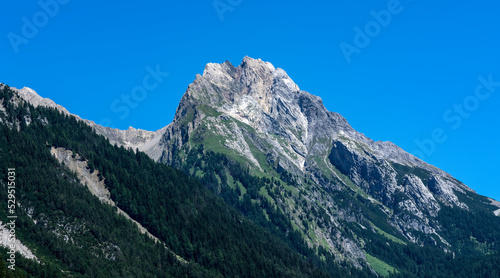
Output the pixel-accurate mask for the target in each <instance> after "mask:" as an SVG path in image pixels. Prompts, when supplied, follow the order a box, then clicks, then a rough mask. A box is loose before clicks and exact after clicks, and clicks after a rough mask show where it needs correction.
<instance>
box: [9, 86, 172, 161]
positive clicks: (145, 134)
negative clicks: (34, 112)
mask: <svg viewBox="0 0 500 278" xmlns="http://www.w3.org/2000/svg"><path fill="white" fill-rule="evenodd" d="M1 85H2V86H3V84H1ZM12 89H14V90H15V91H16V92H17V93H18V95H19V97H20V99H23V100H24V101H26V102H28V103H30V104H31V105H33V106H34V107H38V106H44V107H51V108H55V109H57V110H58V111H60V112H61V113H64V114H66V115H71V116H74V117H75V118H76V119H78V120H80V121H84V122H85V123H86V124H88V125H89V126H91V127H92V128H94V130H95V131H96V132H97V133H98V134H101V135H103V136H104V137H106V138H107V139H108V140H109V141H110V143H111V144H117V145H118V146H123V147H126V148H131V149H133V150H135V149H139V150H140V151H143V152H145V153H147V154H148V155H149V156H151V157H153V158H154V159H158V158H159V156H160V155H161V151H159V150H158V149H157V148H156V145H157V143H158V141H159V139H160V136H161V135H163V133H164V130H165V128H166V127H165V128H162V129H160V130H157V131H148V130H142V129H135V128H133V127H129V128H128V129H127V130H120V129H116V128H109V127H104V126H101V125H98V124H96V123H95V122H93V121H90V120H86V119H82V118H80V116H78V115H74V114H71V113H70V112H69V111H68V110H66V108H64V107H63V106H61V105H58V104H56V103H55V102H54V101H52V100H51V99H49V98H43V97H41V96H40V95H38V94H37V93H36V92H35V91H34V90H33V89H31V88H28V87H24V88H22V89H16V88H12ZM1 108H3V107H0V109H1Z"/></svg>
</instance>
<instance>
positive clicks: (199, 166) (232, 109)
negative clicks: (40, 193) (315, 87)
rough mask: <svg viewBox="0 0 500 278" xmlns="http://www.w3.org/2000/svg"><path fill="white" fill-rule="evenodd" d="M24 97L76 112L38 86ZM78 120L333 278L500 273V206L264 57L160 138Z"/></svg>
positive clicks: (208, 77) (207, 77) (217, 77)
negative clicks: (178, 175)
mask: <svg viewBox="0 0 500 278" xmlns="http://www.w3.org/2000/svg"><path fill="white" fill-rule="evenodd" d="M14 91H15V92H16V93H17V94H18V95H19V96H20V97H21V98H23V99H24V100H25V101H27V102H29V103H31V104H32V105H34V106H38V105H41V106H45V107H51V108H53V109H57V110H59V111H61V112H62V113H63V114H66V115H69V116H71V114H69V112H67V111H66V110H65V109H64V108H63V107H59V106H57V105H56V104H55V103H54V102H52V101H50V100H48V99H44V98H42V97H40V96H38V95H37V94H36V93H35V92H34V91H33V90H31V89H28V88H24V89H21V90H17V89H15V90H14ZM74 118H75V119H76V120H77V121H79V122H81V123H84V124H86V125H88V126H90V127H91V128H92V130H93V131H94V132H96V133H97V134H100V135H102V136H104V137H106V138H107V139H108V140H109V142H110V143H111V144H114V145H117V146H123V147H125V148H130V149H132V150H134V151H135V150H136V149H138V150H139V152H138V153H137V154H136V155H140V153H141V152H144V153H145V154H147V155H148V156H149V157H150V158H151V159H153V160H154V161H156V162H159V163H161V164H167V165H169V166H172V167H174V168H177V169H179V170H181V171H182V172H183V173H185V174H186V175H189V176H192V177H194V178H196V179H197V180H199V181H200V183H201V184H202V185H203V186H204V187H205V188H208V189H209V190H210V192H211V194H215V195H217V196H219V197H220V198H221V199H222V200H224V203H225V205H227V206H230V207H232V209H235V210H236V211H238V213H241V215H242V217H243V219H248V221H250V222H251V223H255V224H256V225H257V227H259V229H262V230H263V233H268V234H269V235H270V236H272V238H275V239H276V240H277V242H279V243H281V244H283V245H284V246H286V248H289V250H291V252H292V253H293V254H297V255H298V256H299V257H302V258H307V261H308V262H310V263H311V264H312V265H313V266H314V267H316V268H317V269H319V270H320V271H323V272H324V273H326V275H329V276H331V277H335V276H337V275H339V276H341V277H342V276H353V277H364V276H363V275H366V276H372V275H379V276H392V277H428V276H435V277H474V276H476V277H484V276H485V275H483V274H485V273H487V274H488V275H489V276H491V277H496V276H500V273H498V272H499V271H498V269H497V268H496V267H495V265H496V263H497V262H499V261H500V259H499V255H498V254H499V253H498V252H499V251H500V242H499V240H500V218H498V216H497V215H499V214H500V209H499V208H500V203H499V202H497V201H494V200H492V199H490V198H487V197H484V196H480V195H478V194H476V193H475V192H474V190H472V189H471V188H469V187H468V186H466V185H464V184H463V183H461V182H460V181H458V180H457V179H455V178H453V177H452V176H451V175H449V174H448V173H446V172H444V171H442V170H440V169H438V168H437V167H434V166H432V165H429V164H427V163H425V162H424V161H422V160H420V159H418V158H417V157H415V156H413V155H411V154H409V153H407V152H405V151H404V150H403V149H401V148H399V147H398V146H396V145H394V144H393V143H391V142H380V141H378V142H375V141H373V140H371V139H369V138H367V137H366V136H365V135H363V134H362V133H360V132H357V131H356V130H354V129H353V128H352V127H351V126H350V125H349V123H348V122H347V120H346V119H345V118H343V117H342V116H341V115H340V114H338V113H334V112H330V111H327V110H326V108H325V107H324V105H323V103H322V101H321V99H320V98H319V97H317V96H314V95H312V94H310V93H308V92H305V91H302V90H300V89H299V87H298V86H297V85H296V84H295V83H294V82H293V80H292V79H291V78H290V77H289V76H288V75H287V74H286V72H285V71H284V70H283V69H280V68H275V67H274V66H273V65H272V64H270V63H268V62H264V61H261V60H260V59H252V58H249V57H245V58H244V59H243V61H242V63H241V64H240V65H239V66H238V67H235V66H233V65H232V64H231V63H229V62H225V63H222V64H214V63H210V64H207V65H206V66H205V70H204V72H203V75H197V76H196V78H195V80H194V82H193V83H192V84H190V85H189V86H188V88H187V90H186V92H185V94H184V96H183V97H182V99H181V101H180V104H179V106H178V108H177V111H176V114H175V117H174V120H173V122H172V123H171V124H169V125H168V126H166V127H164V128H162V129H160V130H158V131H155V132H152V131H143V130H136V129H133V128H129V129H128V130H126V131H122V130H116V129H111V128H106V127H102V126H99V125H96V124H95V123H93V122H91V121H87V120H83V119H81V118H79V117H78V116H74ZM111 161H113V160H111ZM101 167H102V166H101ZM99 173H103V176H104V177H105V180H109V179H111V178H110V177H109V174H107V173H105V172H102V171H100V170H99ZM478 174H479V173H478ZM115 177H118V176H115ZM104 187H105V188H108V187H111V185H110V184H105V185H104ZM110 191H111V193H110V195H111V199H112V200H113V201H114V202H115V203H118V205H119V206H120V204H121V203H122V202H119V201H118V202H117V199H116V197H117V196H114V193H113V191H112V190H110ZM133 192H135V191H133ZM207 194H208V193H207ZM122 209H123V210H124V211H127V212H129V213H130V214H131V216H132V218H134V216H137V213H131V212H134V211H135V210H134V209H133V208H130V207H129V209H128V210H127V209H126V208H122ZM151 209H152V210H157V209H160V208H158V207H151ZM136 210H137V209H136ZM139 222H140V223H141V224H143V225H145V224H146V223H148V222H144V223H143V221H140V220H139ZM145 226H147V225H145ZM259 233H260V232H259ZM152 234H153V235H155V236H158V234H157V233H155V232H152ZM261 235H262V234H261ZM257 237H258V236H257ZM160 240H161V237H160ZM167 245H168V242H167ZM169 247H170V246H169ZM172 249H173V252H174V253H175V252H177V250H178V249H175V248H172ZM181 249H182V248H181ZM182 254H185V253H182ZM190 254H191V253H190ZM187 260H188V261H190V257H188V258H187ZM341 273H344V274H341ZM346 273H348V274H346Z"/></svg>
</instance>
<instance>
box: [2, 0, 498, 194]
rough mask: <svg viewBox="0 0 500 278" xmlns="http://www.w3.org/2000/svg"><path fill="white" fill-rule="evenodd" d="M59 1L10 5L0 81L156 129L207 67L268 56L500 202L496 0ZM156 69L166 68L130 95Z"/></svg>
mask: <svg viewBox="0 0 500 278" xmlns="http://www.w3.org/2000/svg"><path fill="white" fill-rule="evenodd" d="M54 1H56V0H41V3H52V5H47V6H46V7H45V8H44V7H42V6H41V5H40V4H37V1H3V2H2V3H1V4H0V7H1V10H2V17H1V19H0V20H1V24H0V61H1V64H0V82H2V83H6V84H9V85H10V86H14V87H23V86H28V87H31V88H33V89H35V90H36V91H37V92H38V93H40V94H41V95H42V96H44V97H48V98H51V99H53V100H54V101H56V102H57V103H59V104H61V105H63V106H65V107H66V108H67V109H68V110H69V111H70V112H72V113H75V114H78V115H80V116H82V117H84V118H87V119H91V120H94V121H96V122H98V123H99V122H101V121H102V120H103V119H107V124H108V125H112V126H114V127H117V128H122V129H125V128H127V127H128V126H134V127H136V128H142V129H148V130H156V129H159V128H161V127H163V126H165V125H167V124H168V123H170V122H171V120H172V118H173V115H174V113H175V109H176V107H177V104H178V102H179V100H180V98H181V96H182V94H183V93H184V91H185V89H186V88H187V86H188V85H189V84H190V83H191V82H192V81H193V80H194V78H195V75H196V74H197V73H202V72H203V68H204V65H205V64H206V63H208V62H218V63H222V62H224V61H225V60H229V61H230V62H232V63H233V64H234V65H239V64H240V62H241V60H242V58H243V57H244V56H245V55H248V56H250V57H254V58H261V59H263V60H266V61H269V62H271V63H273V64H274V65H275V66H276V67H281V68H283V69H285V70H286V71H287V72H288V74H289V75H290V76H291V77H292V79H294V81H295V82H296V83H297V84H298V85H299V87H300V88H301V89H303V90H306V91H309V92H310V93H312V94H315V95H319V96H320V97H322V98H323V100H324V103H325V106H326V107H327V108H328V109H329V110H331V111H335V112H339V113H341V114H342V115H344V116H345V117H346V118H347V120H348V121H349V122H350V123H351V124H352V126H353V127H354V128H356V129H357V130H359V131H360V132H363V133H365V134H366V135H367V136H369V137H371V138H372V139H374V140H384V141H385V140H388V141H393V142H394V143H396V144H397V145H399V146H401V147H403V148H404V149H405V150H407V151H409V152H414V153H416V154H419V155H420V156H421V157H422V158H424V160H426V161H427V162H429V163H431V164H433V165H436V166H438V167H440V168H442V169H444V170H445V171H448V172H449V173H451V174H452V175H454V176H455V177H456V178H458V179H459V180H461V181H463V182H464V183H466V184H467V185H469V186H470V187H472V188H473V189H475V190H477V191H478V192H479V193H480V194H483V195H488V196H491V197H494V198H496V199H499V200H500V180H499V178H498V173H499V172H500V171H499V170H498V168H499V166H500V165H499V164H500V163H499V162H498V159H497V158H498V157H500V149H499V147H498V138H499V137H500V131H499V127H500V125H499V119H500V109H499V107H500V87H498V86H496V85H498V84H496V83H495V82H500V51H499V49H500V34H499V30H500V19H499V17H498V12H499V11H500V3H498V2H495V1H484V0H479V1H474V3H471V2H466V1H462V2H460V1H458V2H457V1H449V0H446V1H433V2H430V1H421V0H413V1H410V0H401V1H399V2H398V1H394V0H391V1H387V0H384V1H379V0H377V1H290V0H289V1H252V0H217V1H213V0H207V1H199V0H198V1H190V0H185V1H141V3H138V2H139V1H134V3H135V4H131V2H132V1H79V0H58V2H54ZM337 2H342V3H337ZM54 3H56V5H54ZM214 3H215V5H214ZM382 10H384V11H382ZM381 11H382V12H381ZM386 11H387V12H386ZM387 14H390V16H391V17H390V19H389V18H388V17H387ZM377 15H378V16H377ZM376 17H379V18H378V19H379V23H375V22H374V20H376V19H375V18H376ZM367 28H368V34H369V35H370V36H371V37H365V36H368V34H367ZM357 30H361V32H363V35H360V34H359V33H358V32H359V31H357ZM363 39H364V40H363ZM367 39H368V40H367ZM347 45H349V46H347ZM341 46H343V48H342V47H341ZM355 47H356V48H355ZM342 49H344V51H347V53H348V55H347V58H348V59H349V60H350V62H348V59H346V55H344V53H343V50H342ZM349 53H350V54H349ZM148 66H149V68H150V69H153V70H154V69H156V67H159V70H160V71H161V72H168V76H164V74H163V75H160V76H157V79H149V80H147V81H148V82H149V83H147V84H148V90H147V91H146V94H142V95H140V97H139V98H140V99H141V101H140V102H135V101H134V102H133V103H132V104H133V105H134V107H131V105H129V104H125V102H124V101H123V100H122V99H121V96H122V95H130V94H131V92H132V91H133V90H136V92H140V90H141V88H138V87H137V86H139V87H140V86H142V84H143V79H144V78H145V77H146V76H148V74H149V72H148V70H147V69H146V68H147V67H148ZM490 75H491V81H492V82H493V83H492V84H489V85H488V84H486V85H488V86H485V85H483V83H488V82H486V81H484V82H480V81H479V80H478V77H479V76H483V77H484V79H486V80H488V78H489V76H490ZM158 80H160V81H161V82H157V81H158ZM497 80H498V81H497ZM489 83H491V82H489ZM153 85H155V86H153ZM478 86H480V87H479V90H478V93H477V94H476V88H478ZM481 86H482V87H481ZM142 89H144V86H142ZM488 89H490V90H488ZM113 103H114V104H115V107H114V108H112V105H113ZM125 105H128V106H125ZM458 105H461V106H458ZM124 107H126V108H124ZM123 109H128V113H126V112H125V110H123ZM433 133H435V134H434V137H433ZM416 140H418V141H416ZM417 142H420V144H421V145H423V146H424V147H419V144H418V143H417Z"/></svg>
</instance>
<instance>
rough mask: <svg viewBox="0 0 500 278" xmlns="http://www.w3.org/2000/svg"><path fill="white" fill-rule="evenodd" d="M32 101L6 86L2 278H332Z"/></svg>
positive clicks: (178, 182) (191, 188)
mask: <svg viewBox="0 0 500 278" xmlns="http://www.w3.org/2000/svg"><path fill="white" fill-rule="evenodd" d="M30 94H31V95H33V93H32V92H30ZM23 97H24V95H23V94H22V93H20V92H19V90H17V89H11V88H10V87H8V86H6V85H4V84H0V104H1V105H0V168H1V169H2V179H1V181H0V188H1V189H2V190H0V205H1V206H2V207H4V208H9V209H8V210H7V209H5V210H4V209H2V210H0V229H1V231H2V237H0V277H328V273H327V271H326V270H324V269H320V267H319V266H318V265H317V264H315V263H313V262H312V261H309V260H307V259H306V258H304V257H301V256H300V255H299V254H298V253H296V252H295V251H294V250H293V249H292V248H291V247H290V246H288V244H286V243H285V242H284V241H282V240H281V239H280V238H279V237H277V236H275V235H273V234H271V233H270V232H269V231H267V230H266V229H264V228H263V227H260V226H259V225H257V224H255V223H254V222H253V221H251V220H249V219H248V218H246V217H245V216H243V215H242V214H241V213H240V212H238V211H237V210H235V209H234V208H232V207H231V206H229V205H228V204H226V203H225V202H224V201H223V200H222V199H221V198H219V197H218V196H216V195H215V194H214V193H212V192H211V191H209V190H208V189H206V188H205V187H204V186H203V185H202V184H200V182H199V181H198V180H196V179H194V178H191V177H189V176H187V175H185V174H183V173H182V172H180V171H178V170H175V169H173V168H171V167H169V166H166V165H163V164H159V163H156V162H154V161H153V160H152V159H150V158H149V157H148V156H147V155H146V154H144V153H142V152H134V151H132V150H130V149H125V148H124V147H123V146H122V147H118V146H116V145H112V144H110V142H109V140H108V139H106V138H105V137H104V136H102V135H99V134H97V133H96V130H101V131H102V130H108V131H109V129H94V128H95V126H94V125H92V124H91V125H89V122H88V121H83V120H82V119H80V118H78V117H76V116H73V115H71V114H69V113H67V111H65V110H64V109H62V108H61V107H53V103H51V102H46V104H48V105H47V106H50V107H45V105H44V104H41V105H38V106H37V107H35V106H34V105H32V104H30V103H29V102H28V101H26V100H25V99H24V98H23ZM31 101H33V99H31ZM135 131H136V130H131V131H130V132H128V133H127V132H118V133H116V134H121V135H130V133H134V132H135ZM112 134H115V133H112ZM136 134H137V136H142V135H143V134H144V133H143V132H140V131H139V132H137V133H136ZM133 139H136V138H133ZM120 142H122V141H120ZM10 177H14V178H10ZM9 200H12V201H13V202H10V201H9ZM334 267H336V268H337V271H336V273H347V272H349V271H351V272H352V273H359V275H361V276H359V277H367V276H366V275H369V272H366V271H363V270H356V269H350V268H349V267H347V268H346V267H343V268H341V267H340V266H339V265H335V266H334Z"/></svg>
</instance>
